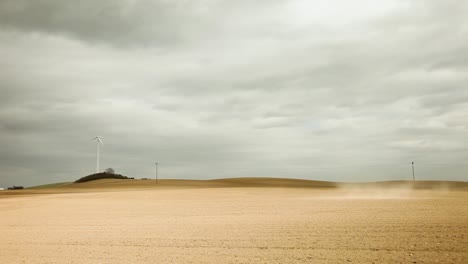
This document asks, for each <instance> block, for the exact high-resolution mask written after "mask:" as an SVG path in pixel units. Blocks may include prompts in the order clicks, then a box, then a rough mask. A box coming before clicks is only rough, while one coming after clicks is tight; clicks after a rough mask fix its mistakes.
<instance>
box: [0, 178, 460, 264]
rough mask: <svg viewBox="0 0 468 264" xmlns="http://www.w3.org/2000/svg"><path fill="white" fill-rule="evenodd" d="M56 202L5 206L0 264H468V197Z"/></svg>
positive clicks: (131, 193)
mask: <svg viewBox="0 0 468 264" xmlns="http://www.w3.org/2000/svg"><path fill="white" fill-rule="evenodd" d="M101 187H102V186H101ZM53 192H54V191H50V194H42V195H32V194H27V195H13V196H12V195H9V196H8V197H9V198H6V199H0V227H1V234H0V263H468V192H467V191H462V190H452V191H448V190H409V189H399V190H397V189H393V190H384V189H370V188H369V189H365V190H362V189H358V188H356V189H354V188H352V189H334V188H309V189H302V188H276V187H275V188H273V187H270V188H259V187H236V188H232V187H218V188H159V189H158V188H135V189H117V188H115V187H114V188H110V189H106V190H105V191H104V189H93V191H91V192H88V191H84V190H83V189H80V188H75V190H74V191H71V189H68V190H65V191H64V190H61V191H57V192H59V193H56V194H54V193H53ZM60 192H61V193H60ZM26 193H27V192H26ZM23 194H24V193H23ZM4 196H5V195H4Z"/></svg>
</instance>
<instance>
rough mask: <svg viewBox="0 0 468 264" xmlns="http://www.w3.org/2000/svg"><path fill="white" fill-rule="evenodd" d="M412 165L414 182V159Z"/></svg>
mask: <svg viewBox="0 0 468 264" xmlns="http://www.w3.org/2000/svg"><path fill="white" fill-rule="evenodd" d="M411 167H413V182H414V161H412V162H411Z"/></svg>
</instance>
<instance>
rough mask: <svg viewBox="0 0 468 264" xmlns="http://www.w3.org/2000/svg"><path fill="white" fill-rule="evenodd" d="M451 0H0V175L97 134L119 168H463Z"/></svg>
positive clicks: (32, 176) (370, 175) (392, 174)
mask: <svg viewBox="0 0 468 264" xmlns="http://www.w3.org/2000/svg"><path fill="white" fill-rule="evenodd" d="M467 8H468V4H466V3H464V2H460V1H403V0H402V1H397V0H395V1H390V0H389V1H379V3H378V4H376V2H375V1H370V0H359V1H353V3H351V2H349V1H345V0H335V1H314V2H309V1H275V3H274V4H273V3H271V1H255V3H252V2H251V1H214V0H213V1H208V0H206V1H130V0H129V1H99V2H96V1H79V2H76V3H65V2H64V1H50V0H49V1H46V0H41V1H22V0H17V1H10V0H4V1H0V57H1V58H2V60H0V80H1V83H0V90H1V94H2V96H1V97H0V140H1V145H2V148H1V150H0V157H1V164H0V170H1V173H2V174H1V175H0V185H2V187H3V185H12V184H25V185H32V184H38V183H48V182H54V181H70V180H74V179H76V178H77V177H79V176H82V175H85V174H88V173H91V172H93V168H94V162H95V160H94V159H95V156H94V155H95V144H94V142H92V141H90V139H91V138H92V137H94V136H96V135H99V136H103V137H104V142H105V145H104V147H103V149H102V150H103V153H102V160H101V163H102V165H103V166H105V167H114V168H115V169H116V171H117V172H121V173H123V174H127V175H129V176H134V177H148V176H151V175H152V173H153V169H154V168H153V167H152V165H153V163H154V162H155V161H158V162H160V163H161V171H162V172H164V173H163V174H164V175H165V177H169V178H216V177H237V176H280V177H300V178H309V179H324V180H338V181H353V180H384V179H401V178H405V176H406V175H407V172H408V171H407V169H408V168H407V164H409V162H410V161H413V160H414V161H416V162H417V164H419V166H421V167H425V168H434V170H431V169H426V170H425V171H424V174H421V177H424V178H426V179H441V178H443V179H445V178H446V179H462V180H466V173H465V172H466V169H467V168H466V166H462V165H460V164H463V162H464V161H465V160H466V159H467V158H468V143H466V142H468V133H467V132H468V124H467V122H466V120H468V114H467V113H468V104H467V100H468V95H467V92H466V84H467V82H468V74H467V73H466V66H467V63H466V61H467V60H466V59H465V57H466V54H468V48H467V46H466V45H465V43H467V42H468V37H467V36H468V26H467V25H468V23H467V22H468V21H467V19H466V16H465V14H466V13H467V11H468V10H467ZM451 164H452V165H453V166H450V165H451ZM441 168H447V169H448V168H450V169H449V170H447V174H446V175H441V174H440V173H439V172H440V171H441Z"/></svg>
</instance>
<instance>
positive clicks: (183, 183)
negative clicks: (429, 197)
mask: <svg viewBox="0 0 468 264" xmlns="http://www.w3.org/2000/svg"><path fill="white" fill-rule="evenodd" d="M40 187H42V188H51V189H58V188H72V189H89V188H91V189H111V188H118V189H125V188H228V187H233V188H234V187H265V188H267V187H271V188H347V187H365V188H401V187H406V188H413V189H443V188H447V189H467V190H468V182H462V181H416V182H414V183H413V182H412V181H381V182H364V183H339V182H328V181H315V180H305V179H291V178H262V177H246V178H223V179H213V180H184V179H162V180H158V182H157V183H156V180H154V179H151V180H137V179H131V178H127V179H114V178H111V177H109V178H106V179H97V180H92V181H87V182H81V183H60V184H49V185H43V186H40ZM34 188H37V187H31V188H30V189H34Z"/></svg>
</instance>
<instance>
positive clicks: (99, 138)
mask: <svg viewBox="0 0 468 264" xmlns="http://www.w3.org/2000/svg"><path fill="white" fill-rule="evenodd" d="M91 140H96V143H97V160H96V173H98V172H99V146H100V145H101V144H102V145H104V143H103V142H102V137H99V136H98V137H95V138H93V139H91Z"/></svg>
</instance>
